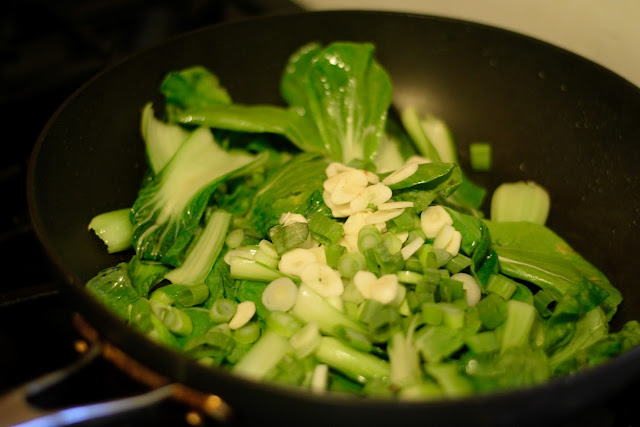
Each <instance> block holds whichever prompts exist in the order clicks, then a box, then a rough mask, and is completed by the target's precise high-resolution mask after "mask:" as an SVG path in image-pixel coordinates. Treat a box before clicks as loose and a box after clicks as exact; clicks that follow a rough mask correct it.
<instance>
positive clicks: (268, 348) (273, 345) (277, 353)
mask: <svg viewBox="0 0 640 427" xmlns="http://www.w3.org/2000/svg"><path fill="white" fill-rule="evenodd" d="M290 350H291V345H290V344H289V340H287V339H286V338H285V337H283V336H282V335H279V334H277V333H275V332H272V331H266V332H265V333H264V334H263V335H262V336H261V337H260V338H258V341H256V342H255V344H254V345H253V346H252V347H251V348H250V349H249V351H247V353H246V354H245V355H244V356H243V357H242V358H241V359H240V360H239V361H238V363H236V364H235V365H233V367H232V368H231V371H232V372H233V373H235V374H237V375H241V376H244V377H247V378H252V379H255V380H260V379H262V378H264V377H265V375H267V373H268V372H269V371H270V370H271V369H273V368H274V367H275V366H276V365H277V364H278V362H279V361H280V360H282V358H283V356H284V355H285V354H287V353H288V352H289V351H290Z"/></svg>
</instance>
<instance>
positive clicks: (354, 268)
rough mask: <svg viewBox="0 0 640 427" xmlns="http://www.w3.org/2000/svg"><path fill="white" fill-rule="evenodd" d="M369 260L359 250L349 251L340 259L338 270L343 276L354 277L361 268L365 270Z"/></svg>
mask: <svg viewBox="0 0 640 427" xmlns="http://www.w3.org/2000/svg"><path fill="white" fill-rule="evenodd" d="M366 266H367V261H366V260H365V258H364V256H363V255H362V254H360V253H358V252H348V253H345V254H343V255H342V256H341V257H340V258H339V259H338V265H337V267H338V271H339V272H340V274H341V275H342V276H343V277H346V278H348V279H352V278H353V276H355V275H356V273H357V272H358V271H360V270H364V269H365V267H366Z"/></svg>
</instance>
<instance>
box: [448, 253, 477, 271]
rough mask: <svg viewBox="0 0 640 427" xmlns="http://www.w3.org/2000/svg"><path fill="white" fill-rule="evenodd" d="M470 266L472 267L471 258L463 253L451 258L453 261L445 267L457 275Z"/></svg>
mask: <svg viewBox="0 0 640 427" xmlns="http://www.w3.org/2000/svg"><path fill="white" fill-rule="evenodd" d="M469 266H471V258H469V257H468V256H466V255H463V254H461V253H458V255H456V256H454V257H453V258H451V261H449V262H448V263H447V264H446V265H445V268H446V269H447V270H449V272H450V273H451V274H456V273H459V272H461V271H462V270H464V269H465V268H467V267H469Z"/></svg>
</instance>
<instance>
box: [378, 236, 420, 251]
mask: <svg viewBox="0 0 640 427" xmlns="http://www.w3.org/2000/svg"><path fill="white" fill-rule="evenodd" d="M382 243H383V244H384V245H385V246H386V247H387V250H388V251H389V253H391V254H397V253H398V252H400V250H401V249H402V240H400V238H398V237H397V236H395V235H393V234H391V233H385V234H383V235H382ZM416 250H417V249H416Z"/></svg>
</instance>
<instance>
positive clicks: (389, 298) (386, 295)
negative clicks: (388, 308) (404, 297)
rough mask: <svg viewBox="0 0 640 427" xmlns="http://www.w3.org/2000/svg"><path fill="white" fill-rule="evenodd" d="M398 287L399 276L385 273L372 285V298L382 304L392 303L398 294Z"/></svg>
mask: <svg viewBox="0 0 640 427" xmlns="http://www.w3.org/2000/svg"><path fill="white" fill-rule="evenodd" d="M398 287H399V286H398V276H396V275H395V274H385V275H383V276H381V277H380V278H378V279H377V280H376V281H375V282H373V284H372V285H371V287H370V290H371V298H372V299H374V300H376V301H378V302H381V303H382V304H390V303H392V302H393V301H394V300H395V299H396V296H397V295H398Z"/></svg>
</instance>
